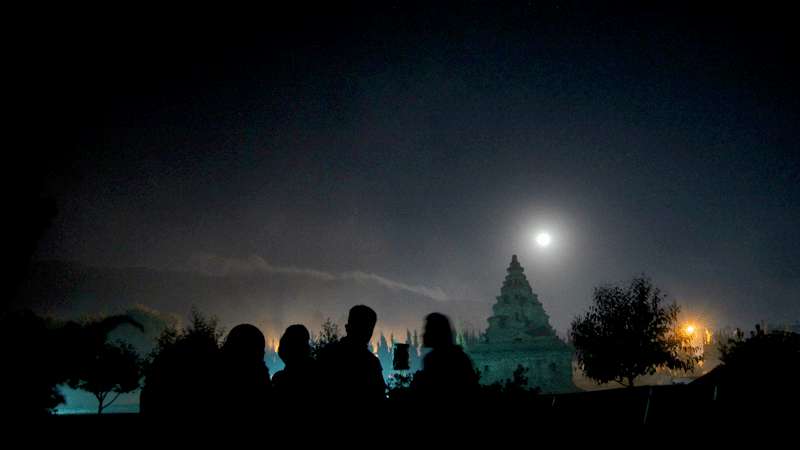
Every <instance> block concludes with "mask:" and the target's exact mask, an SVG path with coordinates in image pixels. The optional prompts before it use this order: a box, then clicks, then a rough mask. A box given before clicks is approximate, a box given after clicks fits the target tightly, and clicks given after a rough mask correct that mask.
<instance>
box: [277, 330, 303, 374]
mask: <svg viewBox="0 0 800 450" xmlns="http://www.w3.org/2000/svg"><path fill="white" fill-rule="evenodd" d="M310 339H311V335H310V334H309V333H308V329H307V328H306V327H305V326H303V325H299V324H298V325H290V326H289V328H287V329H286V331H284V332H283V336H281V341H280V343H279V344H278V356H280V357H281V360H282V361H283V362H284V363H285V364H286V365H291V364H292V363H294V362H296V361H301V360H303V359H306V358H308V357H309V356H311V346H310V345H309V343H308V341H309V340H310Z"/></svg>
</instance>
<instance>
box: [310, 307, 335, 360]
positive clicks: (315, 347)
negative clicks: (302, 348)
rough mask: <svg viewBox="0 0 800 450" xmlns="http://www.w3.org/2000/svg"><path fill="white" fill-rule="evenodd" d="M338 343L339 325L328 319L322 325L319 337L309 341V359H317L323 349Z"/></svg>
mask: <svg viewBox="0 0 800 450" xmlns="http://www.w3.org/2000/svg"><path fill="white" fill-rule="evenodd" d="M338 341H339V325H337V324H336V322H334V321H333V320H331V318H330V317H329V318H327V319H325V322H324V323H323V324H322V329H321V330H320V332H319V335H317V336H316V337H315V338H312V339H311V357H312V358H314V359H317V358H318V357H319V355H320V353H321V352H322V351H323V349H324V348H325V347H327V346H328V345H330V344H332V343H334V342H338Z"/></svg>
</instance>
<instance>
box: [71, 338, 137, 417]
mask: <svg viewBox="0 0 800 450" xmlns="http://www.w3.org/2000/svg"><path fill="white" fill-rule="evenodd" d="M141 376H142V364H141V358H140V357H139V354H138V353H136V351H135V350H134V348H133V346H131V345H130V344H127V343H123V342H120V343H115V344H111V343H107V344H105V345H103V346H102V347H100V348H99V349H97V352H96V354H95V355H94V358H93V359H92V360H91V361H89V362H88V364H86V365H85V366H82V367H80V368H79V373H77V374H75V375H74V378H73V379H72V380H70V382H69V385H70V387H72V388H73V389H81V390H84V391H86V392H90V393H92V394H93V395H94V396H95V398H97V414H102V412H103V410H104V409H105V408H107V407H109V406H111V404H112V403H114V401H116V400H117V398H119V396H120V394H124V393H128V392H133V391H135V390H136V389H139V381H140V379H141ZM111 394H113V396H112V397H109V395H111Z"/></svg>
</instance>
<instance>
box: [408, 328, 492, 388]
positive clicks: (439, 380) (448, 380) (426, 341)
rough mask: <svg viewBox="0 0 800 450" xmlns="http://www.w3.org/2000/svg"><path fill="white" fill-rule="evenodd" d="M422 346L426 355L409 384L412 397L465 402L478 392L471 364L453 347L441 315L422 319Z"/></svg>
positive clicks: (450, 330)
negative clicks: (423, 325) (423, 322)
mask: <svg viewBox="0 0 800 450" xmlns="http://www.w3.org/2000/svg"><path fill="white" fill-rule="evenodd" d="M422 345H423V346H424V347H428V348H430V349H431V350H430V352H429V353H428V354H427V355H425V358H424V359H423V360H422V370H421V371H419V372H418V373H417V374H416V376H415V377H414V380H413V382H412V385H411V388H412V391H413V392H414V395H415V396H416V397H418V398H419V399H421V400H425V401H429V400H435V401H450V402H456V401H465V400H468V399H470V398H474V396H475V395H477V392H478V375H477V374H476V373H475V369H474V367H473V366H472V361H471V360H470V359H469V356H467V354H466V353H464V351H463V350H462V349H461V347H460V346H458V345H455V342H454V340H453V329H452V327H451V326H450V320H449V319H448V318H447V316H445V315H444V314H440V313H431V314H428V316H427V317H425V331H424V333H423V335H422Z"/></svg>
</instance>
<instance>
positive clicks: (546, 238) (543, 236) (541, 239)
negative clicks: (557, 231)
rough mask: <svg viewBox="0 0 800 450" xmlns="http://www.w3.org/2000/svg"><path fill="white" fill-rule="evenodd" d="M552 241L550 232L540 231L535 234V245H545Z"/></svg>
mask: <svg viewBox="0 0 800 450" xmlns="http://www.w3.org/2000/svg"><path fill="white" fill-rule="evenodd" d="M552 241H553V238H552V237H550V233H547V232H542V233H539V234H537V235H536V245H538V246H539V247H547V246H549V245H550V243H551V242H552Z"/></svg>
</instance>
